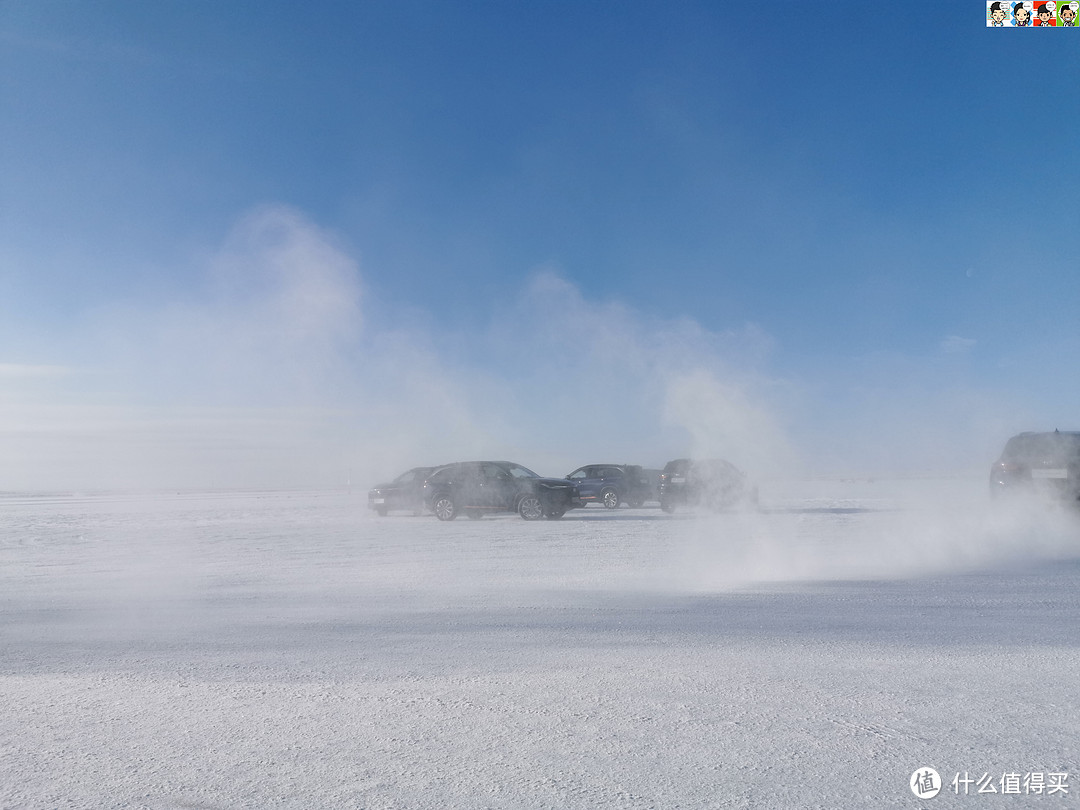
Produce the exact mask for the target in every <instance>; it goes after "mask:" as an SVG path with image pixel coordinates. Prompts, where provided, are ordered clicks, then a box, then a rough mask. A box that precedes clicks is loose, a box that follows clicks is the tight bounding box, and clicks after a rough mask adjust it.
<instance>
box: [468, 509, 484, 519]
mask: <svg viewBox="0 0 1080 810" xmlns="http://www.w3.org/2000/svg"><path fill="white" fill-rule="evenodd" d="M483 516H484V513H483V512H481V511H480V510H479V509H466V510H465V517H467V518H468V519H469V520H479V519H480V518H482V517H483Z"/></svg>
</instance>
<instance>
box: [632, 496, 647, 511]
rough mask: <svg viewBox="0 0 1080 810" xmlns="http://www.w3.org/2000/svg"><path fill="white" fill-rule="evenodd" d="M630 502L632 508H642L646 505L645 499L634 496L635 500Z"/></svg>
mask: <svg viewBox="0 0 1080 810" xmlns="http://www.w3.org/2000/svg"><path fill="white" fill-rule="evenodd" d="M629 504H630V508H631V509H640V508H641V507H643V506H644V505H645V501H643V500H642V499H641V498H634V500H632V501H629Z"/></svg>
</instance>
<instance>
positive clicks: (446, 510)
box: [431, 495, 457, 520]
mask: <svg viewBox="0 0 1080 810" xmlns="http://www.w3.org/2000/svg"><path fill="white" fill-rule="evenodd" d="M431 511H432V512H434V513H435V517H437V518H438V519H439V520H453V519H454V518H456V517H457V505H456V504H455V503H454V499H453V498H451V497H450V496H449V495H440V496H439V497H438V498H436V499H435V501H434V502H433V503H432V504H431Z"/></svg>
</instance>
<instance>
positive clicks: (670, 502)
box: [660, 458, 757, 512]
mask: <svg viewBox="0 0 1080 810" xmlns="http://www.w3.org/2000/svg"><path fill="white" fill-rule="evenodd" d="M747 504H753V505H756V504H757V488H756V487H752V486H751V485H750V484H749V482H748V481H747V480H746V475H745V474H744V473H743V472H742V470H740V469H739V468H738V467H736V466H735V465H734V464H732V463H731V462H729V461H724V460H723V459H719V458H714V459H689V458H677V459H675V460H674V461H669V462H668V463H667V466H665V467H664V471H663V473H661V474H660V508H661V509H663V510H664V511H665V512H674V511H675V509H676V508H677V507H679V506H704V507H706V508H708V509H714V510H721V509H730V508H731V507H733V506H739V505H747Z"/></svg>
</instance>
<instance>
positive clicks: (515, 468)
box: [510, 464, 540, 478]
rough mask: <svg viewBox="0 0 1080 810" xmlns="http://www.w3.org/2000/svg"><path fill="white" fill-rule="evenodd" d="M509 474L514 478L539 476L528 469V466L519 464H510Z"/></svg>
mask: <svg viewBox="0 0 1080 810" xmlns="http://www.w3.org/2000/svg"><path fill="white" fill-rule="evenodd" d="M510 474H511V475H512V476H514V478H539V477H540V476H539V475H537V474H536V473H534V472H533V471H532V470H530V469H529V468H528V467H522V466H521V465H520V464H511V465H510Z"/></svg>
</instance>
